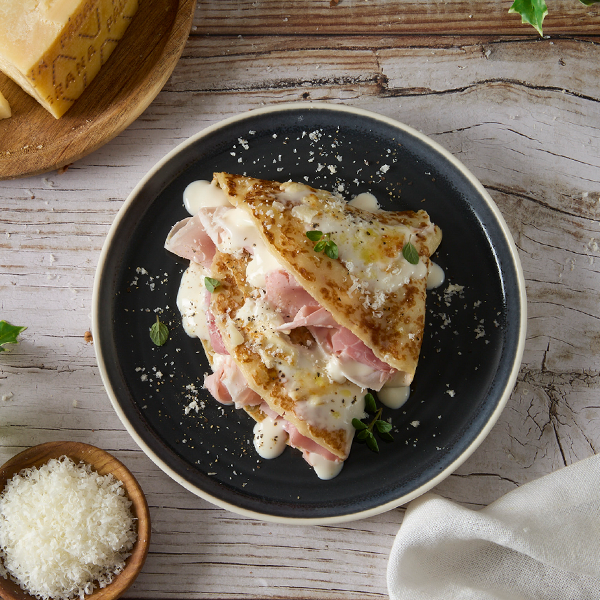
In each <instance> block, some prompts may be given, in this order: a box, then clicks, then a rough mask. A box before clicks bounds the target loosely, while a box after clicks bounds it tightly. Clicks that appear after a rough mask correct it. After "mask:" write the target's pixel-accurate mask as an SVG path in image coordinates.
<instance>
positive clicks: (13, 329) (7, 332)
mask: <svg viewBox="0 0 600 600" xmlns="http://www.w3.org/2000/svg"><path fill="white" fill-rule="evenodd" d="M25 329H27V327H20V326H18V325H11V324H10V323H7V322H6V321H0V352H5V351H6V348H5V347H4V345H5V344H18V343H19V342H18V340H17V336H18V335H19V334H20V333H21V331H25Z"/></svg>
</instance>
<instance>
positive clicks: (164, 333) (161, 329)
mask: <svg viewBox="0 0 600 600" xmlns="http://www.w3.org/2000/svg"><path fill="white" fill-rule="evenodd" d="M150 339H151V340H152V341H153V342H154V343H155V344H156V345H157V346H162V345H163V344H164V343H165V342H166V341H167V340H168V339H169V328H168V327H167V326H166V325H165V324H164V323H161V321H160V319H159V318H158V315H156V323H154V324H153V325H152V327H150Z"/></svg>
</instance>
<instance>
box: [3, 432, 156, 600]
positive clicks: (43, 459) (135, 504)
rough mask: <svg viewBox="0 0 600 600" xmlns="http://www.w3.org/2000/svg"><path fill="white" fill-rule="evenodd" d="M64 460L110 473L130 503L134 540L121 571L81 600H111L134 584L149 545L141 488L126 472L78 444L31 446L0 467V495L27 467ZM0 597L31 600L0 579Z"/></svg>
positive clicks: (112, 459) (147, 515) (111, 458)
mask: <svg viewBox="0 0 600 600" xmlns="http://www.w3.org/2000/svg"><path fill="white" fill-rule="evenodd" d="M61 456H67V457H69V458H71V459H72V460H73V461H74V462H75V463H79V462H82V461H83V462H86V463H88V464H89V465H91V467H92V468H93V469H94V470H95V471H96V472H97V473H98V474H99V475H107V474H108V473H112V474H113V475H114V476H115V477H116V478H117V479H118V480H120V481H121V482H122V483H123V488H124V490H125V493H126V494H127V497H128V498H129V500H131V502H132V505H131V512H132V513H133V516H134V518H135V519H137V526H138V531H137V540H136V542H135V544H134V546H133V548H132V550H131V556H129V557H128V558H127V560H126V562H125V568H124V569H123V571H122V572H121V573H119V574H118V575H116V576H115V577H114V579H113V580H112V582H111V583H110V584H109V585H107V586H106V587H104V588H97V589H95V590H94V592H93V593H92V594H88V595H86V596H85V600H114V599H115V598H118V597H119V596H121V594H123V593H124V592H125V591H126V590H127V589H128V588H129V586H130V585H131V584H132V583H133V582H134V581H135V578H136V577H137V576H138V574H139V572H140V571H141V569H142V566H143V565H144V561H145V560H146V556H147V554H148V547H149V545H150V513H149V511H148V504H147V502H146V498H145V496H144V492H143V491H142V488H141V487H140V486H139V484H138V482H137V481H136V479H135V477H134V476H133V475H132V474H131V473H130V471H129V470H128V469H127V467H125V465H123V463H121V462H120V461H118V460H117V459H116V458H115V457H114V456H111V455H110V454H109V453H108V452H105V451H104V450H101V449H100V448H96V447H95V446H90V445H89V444H82V443H79V442H48V443H46V444H40V445H39V446H33V447H32V448H29V449H27V450H24V451H23V452H21V453H19V454H17V455H16V456H13V458H11V459H10V460H9V461H8V462H6V463H5V464H4V465H2V467H0V491H1V490H3V489H4V486H5V485H6V483H7V482H8V480H9V479H11V478H12V477H13V475H15V474H17V473H19V471H21V470H22V469H26V468H29V467H41V466H42V465H43V464H45V463H47V462H48V461H49V460H50V459H52V458H60V457H61ZM0 597H2V599H3V600H35V597H34V596H31V595H29V594H28V593H27V592H25V591H24V590H22V589H21V588H20V587H19V585H18V584H16V583H15V582H13V581H11V580H10V579H4V578H3V577H1V576H0Z"/></svg>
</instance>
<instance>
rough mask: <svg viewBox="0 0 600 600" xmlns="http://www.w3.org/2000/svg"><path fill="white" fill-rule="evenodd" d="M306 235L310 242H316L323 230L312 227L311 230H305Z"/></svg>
mask: <svg viewBox="0 0 600 600" xmlns="http://www.w3.org/2000/svg"><path fill="white" fill-rule="evenodd" d="M306 237H307V238H308V239H309V240H310V241H311V242H318V241H319V240H320V239H321V238H322V237H323V232H322V231H317V230H316V229H312V230H311V231H307V232H306Z"/></svg>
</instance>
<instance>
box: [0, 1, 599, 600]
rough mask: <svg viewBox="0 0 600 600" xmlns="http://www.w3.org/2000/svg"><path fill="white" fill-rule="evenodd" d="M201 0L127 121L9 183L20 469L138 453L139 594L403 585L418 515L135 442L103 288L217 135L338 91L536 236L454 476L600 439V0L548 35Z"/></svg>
mask: <svg viewBox="0 0 600 600" xmlns="http://www.w3.org/2000/svg"><path fill="white" fill-rule="evenodd" d="M334 4H335V3H330V0H299V1H297V2H281V1H280V0H278V1H275V0H254V1H251V0H219V1H217V0H213V1H209V0H200V1H199V2H198V6H197V9H196V14H195V18H194V24H193V27H192V31H191V35H190V38H189V41H188V43H187V45H186V47H185V49H184V51H183V55H182V57H181V59H180V60H179V62H178V64H177V66H176V68H175V70H174V72H173V74H172V76H171V78H170V79H169V81H168V82H167V84H166V86H165V87H164V89H163V90H162V91H161V92H160V93H159V95H158V96H157V98H156V99H155V101H154V102H153V103H152V104H151V105H150V107H149V108H148V109H147V110H146V111H145V112H144V113H143V114H142V115H141V116H140V117H139V118H138V119H137V120H136V121H135V122H134V123H133V124H132V125H131V126H130V127H129V128H128V129H126V130H125V131H124V132H123V133H122V134H120V135H119V136H118V137H116V138H115V139H113V140H112V141H111V142H109V143H108V144H106V145H105V146H103V147H102V148H101V149H99V150H97V151H96V152H94V153H93V154H90V155H88V156H87V157H85V158H83V159H81V160H79V161H78V162H76V163H75V164H73V165H72V166H71V167H70V168H68V170H66V171H65V172H61V173H59V172H50V173H46V174H44V175H39V176H35V177H30V178H23V179H15V180H8V181H0V319H5V320H7V321H9V322H11V323H13V324H18V325H26V326H27V327H28V329H27V330H26V331H25V332H24V333H23V334H22V335H21V342H20V344H19V345H18V346H15V347H14V348H13V349H12V350H11V352H5V353H2V354H0V398H1V400H0V411H1V412H0V462H4V461H5V460H7V459H8V458H10V457H11V456H12V455H14V454H15V453H17V452H18V451H20V450H23V449H24V448H26V447H29V446H32V445H34V444H39V443H42V442H46V441H53V440H61V439H64V440H71V441H84V442H88V443H92V444H94V445H96V446H99V447H101V448H103V449H105V450H108V451H109V452H111V453H113V454H114V455H115V456H116V457H117V458H119V459H120V460H121V461H123V462H124V463H125V464H126V465H127V466H128V467H129V468H130V470H131V471H132V472H133V473H134V475H135V476H136V477H137V479H138V480H139V482H140V484H141V485H142V487H143V489H144V490H145V492H146V494H147V498H148V502H149V505H150V511H151V517H152V523H153V526H152V536H153V537H152V544H151V548H150V553H149V556H148V560H147V562H146V565H145V567H144V569H143V572H142V574H141V575H140V577H139V578H138V580H137V582H136V583H135V585H134V586H133V587H132V588H131V589H130V590H129V591H128V592H127V594H126V597H128V598H156V599H159V598H173V599H181V598H206V599H209V598H215V599H216V598H336V599H344V600H348V599H353V598H355V599H361V600H362V599H367V598H386V597H387V590H386V583H385V573H386V566H387V558H388V553H389V550H390V547H391V545H392V542H393V540H394V536H395V535H396V533H397V531H398V529H399V526H400V524H401V522H402V517H403V513H404V509H403V508H398V509H396V510H392V511H390V512H388V513H385V514H382V515H379V516H377V517H373V518H370V519H366V520H362V521H356V522H352V523H348V524H344V525H336V526H310V527H309V526H296V527H290V526H286V525H282V524H270V523H264V522H259V521H255V520H252V519H249V518H244V517H240V516H237V515H235V514H232V513H229V512H226V511H224V510H221V509H219V508H215V507H213V506H212V505H210V504H209V503H207V502H205V501H204V500H202V499H200V498H198V497H196V496H195V495H193V494H191V493H190V492H188V491H186V490H184V489H183V488H181V487H180V486H179V485H178V484H176V483H174V482H173V481H172V480H170V479H169V478H168V477H167V476H166V475H165V474H164V473H163V472H162V471H160V470H159V469H158V468H157V467H156V466H155V465H154V464H153V463H152V462H151V461H150V459H148V458H147V457H146V455H145V454H144V453H143V452H142V451H141V450H140V449H139V448H138V447H137V446H136V444H135V443H134V441H133V440H132V438H131V437H130V436H129V434H128V433H127V432H126V431H125V429H124V427H123V425H122V424H121V422H120V421H119V419H118V417H117V415H116V413H115V412H114V410H113V409H112V407H111V404H110V402H109V399H108V397H107V395H106V393H105V391H104V388H103V386H102V382H101V381H100V376H99V373H98V368H97V365H96V359H95V355H94V348H93V345H92V343H91V342H90V339H89V334H88V332H89V330H90V329H91V315H90V313H91V296H92V293H91V290H92V284H93V279H94V271H95V267H96V264H97V261H98V257H99V254H100V250H101V247H102V244H103V241H104V238H105V236H106V233H107V231H108V229H109V227H110V225H111V222H112V220H113V218H114V217H115V215H116V213H117V211H118V209H119V208H120V206H121V205H122V203H123V200H124V199H125V198H126V197H127V195H128V194H129V192H130V191H131V190H132V188H133V187H134V186H135V184H136V183H137V182H138V181H139V180H140V179H141V178H142V177H143V175H144V174H145V173H146V172H147V171H148V170H149V169H150V168H151V167H152V166H153V165H154V163H155V162H157V161H158V160H159V159H160V158H161V157H162V156H163V155H165V154H166V153H167V152H168V151H170V150H171V149H173V148H174V147H175V146H176V145H177V144H178V143H180V142H181V141H183V140H185V139H186V138H187V137H189V136H191V135H193V134H194V133H196V132H198V131H200V130H201V129H203V128H205V127H207V126H208V125H211V124H213V123H216V122H217V121H219V120H220V119H222V118H224V117H229V116H232V115H235V114H237V113H241V112H244V111H247V110H249V109H253V108H257V107H262V106H266V105H271V104H278V103H284V102H290V101H310V100H312V101H327V102H333V103H338V104H345V105H350V106H355V107H359V108H364V109H369V110H372V111H376V112H378V113H381V114H384V115H387V116H389V117H393V118H395V119H398V120H400V121H402V122H404V123H406V124H408V125H410V126H412V127H414V128H416V129H418V130H421V131H422V132H424V133H425V134H427V135H429V136H430V137H431V138H433V139H434V140H435V141H436V142H438V143H440V144H441V145H442V146H444V147H445V148H447V149H448V150H449V151H450V152H452V153H454V154H455V155H456V156H457V157H458V158H459V159H460V160H461V161H462V162H463V163H465V164H466V166H467V167H468V168H469V169H470V170H471V171H472V172H473V173H474V174H475V175H476V176H477V177H478V178H479V179H480V180H481V182H482V183H483V185H484V186H485V187H486V189H487V190H488V191H489V193H490V194H491V196H492V197H493V199H494V200H495V202H496V203H497V204H498V206H499V208H500V210H501V212H502V213H503V215H504V217H505V219H506V220H507V222H508V225H509V227H510V229H511V231H512V234H513V236H514V238H515V241H516V244H517V246H518V249H519V253H520V257H521V261H522V264H523V270H524V274H525V279H526V282H527V294H528V315H529V316H528V332H527V344H526V348H525V354H524V357H523V363H522V367H521V371H520V375H519V378H518V382H517V385H516V388H515V390H514V392H513V394H512V396H511V398H510V400H509V402H508V405H507V407H506V409H505V410H504V412H503V414H502V415H501V417H500V419H499V421H498V423H497V424H496V426H495V427H494V429H493V430H492V432H491V433H490V435H489V436H488V438H487V439H486V440H485V441H484V443H483V444H482V445H481V446H480V447H479V449H478V450H477V451H476V452H475V453H474V454H473V456H471V457H470V458H469V459H468V460H467V461H466V463H465V464H463V465H462V466H461V467H460V468H459V469H458V471H457V472H456V473H454V474H453V475H451V476H450V477H449V478H447V479H446V480H445V481H444V482H443V483H441V484H440V485H439V486H438V487H437V488H436V489H435V491H436V492H437V493H439V494H441V495H443V496H445V497H448V498H451V499H453V500H455V501H458V502H460V503H463V504H465V505H466V506H470V507H482V506H485V505H487V504H488V503H490V502H492V501H493V500H495V499H496V498H498V497H499V496H501V495H502V494H504V493H506V492H509V491H510V490H512V489H514V488H515V487H516V486H518V485H520V484H523V483H525V482H528V481H531V480H533V479H536V478H537V477H539V476H541V475H544V474H546V473H549V472H551V471H553V470H555V469H558V468H560V467H562V466H564V465H568V464H570V463H573V462H575V461H577V460H580V459H582V458H584V457H587V456H589V455H591V454H594V453H595V452H596V449H597V448H600V374H599V373H600V87H599V86H600V83H599V82H600V37H595V34H597V33H599V32H600V5H598V6H597V7H590V8H586V7H585V6H583V5H582V4H580V3H579V2H577V1H576V0H557V1H556V2H552V3H549V4H551V6H550V14H549V16H548V17H547V19H546V21H545V24H544V25H545V29H544V33H545V34H546V35H547V37H545V38H540V37H539V36H538V35H537V34H536V33H535V31H534V30H533V29H532V28H531V27H529V26H526V25H521V22H520V18H519V17H518V16H516V15H509V14H508V12H507V11H508V8H509V6H510V2H507V1H499V0H487V1H483V0H470V1H469V0H447V1H445V2H434V1H433V0H414V1H413V0H397V1H395V2H391V1H385V0H340V2H339V3H338V4H337V5H334Z"/></svg>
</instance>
